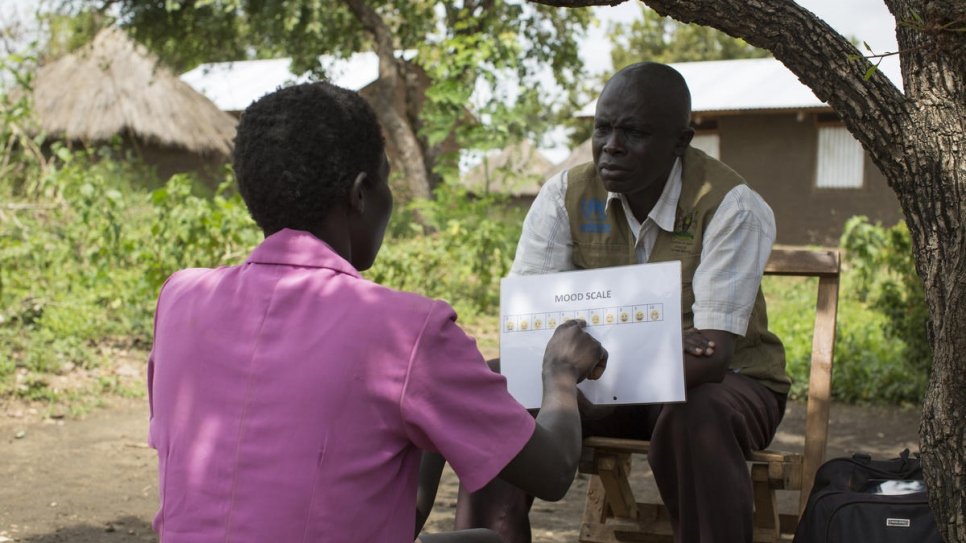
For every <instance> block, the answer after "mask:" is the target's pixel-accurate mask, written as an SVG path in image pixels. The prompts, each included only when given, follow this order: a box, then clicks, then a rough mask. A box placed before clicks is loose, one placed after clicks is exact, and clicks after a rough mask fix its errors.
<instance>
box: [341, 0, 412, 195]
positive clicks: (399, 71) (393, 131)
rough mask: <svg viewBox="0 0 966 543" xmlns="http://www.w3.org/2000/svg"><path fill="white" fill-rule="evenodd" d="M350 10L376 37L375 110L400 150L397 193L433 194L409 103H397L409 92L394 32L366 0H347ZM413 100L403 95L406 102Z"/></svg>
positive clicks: (345, 1)
mask: <svg viewBox="0 0 966 543" xmlns="http://www.w3.org/2000/svg"><path fill="white" fill-rule="evenodd" d="M343 1H344V3H345V5H346V7H348V8H349V11H351V12H352V14H353V16H354V17H355V18H356V20H358V21H359V23H360V24H361V25H362V27H363V28H364V29H365V30H366V32H368V33H369V34H370V36H371V37H372V41H373V44H374V46H375V52H376V55H377V56H378V57H379V82H378V84H377V86H376V95H375V100H374V101H373V102H374V104H373V106H374V107H373V109H374V110H375V112H376V116H377V117H378V118H379V122H380V123H381V124H382V126H383V128H384V129H385V130H386V133H387V134H386V135H387V136H388V137H389V138H390V139H391V140H392V142H393V144H394V145H395V147H396V149H397V150H398V152H399V157H398V158H399V162H400V164H394V165H393V166H395V167H397V168H399V169H400V170H401V171H402V178H403V182H402V186H400V187H397V195H398V196H399V197H400V198H401V199H402V200H404V201H408V200H411V199H414V198H429V197H430V190H429V189H430V178H429V169H428V168H427V165H426V161H425V160H424V153H423V149H422V147H421V146H420V143H419V138H418V137H417V136H416V131H415V130H414V128H413V125H412V123H411V122H410V121H409V119H408V117H407V115H406V111H405V106H404V107H403V109H402V110H400V108H398V107H397V105H396V93H397V92H403V93H408V90H409V87H410V86H409V85H407V80H406V74H405V73H404V71H403V68H402V66H401V63H402V61H401V60H399V59H396V56H395V44H394V42H393V39H392V33H391V31H390V29H389V27H388V25H386V23H385V21H383V20H382V17H380V15H379V13H378V12H376V10H375V9H373V8H372V7H371V6H370V5H369V3H368V2H366V1H365V0H343ZM407 102H409V100H408V99H407V98H406V96H405V95H404V96H403V103H404V104H405V103H407Z"/></svg>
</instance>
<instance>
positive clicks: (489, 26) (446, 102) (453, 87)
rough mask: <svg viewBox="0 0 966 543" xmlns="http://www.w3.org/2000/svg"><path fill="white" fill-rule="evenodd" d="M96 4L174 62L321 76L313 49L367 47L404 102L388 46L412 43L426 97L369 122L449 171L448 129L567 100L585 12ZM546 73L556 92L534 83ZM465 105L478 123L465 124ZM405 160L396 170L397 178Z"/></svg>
mask: <svg viewBox="0 0 966 543" xmlns="http://www.w3.org/2000/svg"><path fill="white" fill-rule="evenodd" d="M99 9H100V10H101V11H102V12H105V13H113V14H115V15H116V16H117V20H118V22H119V23H120V24H121V25H122V26H123V27H124V28H126V29H127V30H128V31H129V32H131V33H132V35H133V36H134V37H135V38H136V39H137V40H138V41H140V42H141V43H144V44H145V45H146V46H147V47H149V48H150V49H151V50H153V51H154V52H156V53H157V54H158V55H159V56H160V57H161V58H162V60H163V61H165V62H166V63H168V64H170V65H171V66H173V67H174V68H175V69H177V70H187V69H190V68H192V67H194V66H196V65H198V64H200V63H202V62H214V61H229V60H241V59H255V58H275V57H281V56H286V57H291V58H292V60H293V62H292V70H293V71H295V72H298V73H302V72H305V71H309V72H311V73H312V74H314V75H315V76H316V77H320V78H324V77H325V76H326V73H325V67H324V66H322V65H320V63H319V61H318V58H319V55H321V54H329V55H334V56H342V57H345V56H348V55H349V54H351V53H353V52H357V51H375V52H377V53H378V54H379V55H380V59H381V64H380V77H381V78H384V79H387V80H391V81H392V83H391V84H392V85H393V86H395V87H397V88H398V87H406V86H407V85H410V87H409V88H408V89H407V93H405V95H406V100H407V102H421V101H422V97H421V96H416V95H415V93H417V92H418V93H419V94H422V93H421V92H419V91H414V89H412V87H411V85H412V79H413V74H411V73H407V66H406V65H405V64H404V63H402V62H399V59H398V52H400V51H407V52H414V53H415V55H414V56H413V57H412V58H413V60H412V62H413V63H415V64H416V65H418V66H419V67H420V68H421V69H422V71H424V72H425V74H426V75H428V76H429V79H430V82H431V84H430V87H429V89H428V90H426V92H425V98H426V101H425V103H423V104H422V105H421V107H417V108H410V109H414V110H418V111H419V113H416V114H411V115H409V117H408V118H407V119H406V122H405V123H403V124H408V126H397V124H398V123H394V122H392V120H388V121H387V120H386V119H383V118H381V120H382V121H383V125H384V126H386V128H387V131H388V132H389V135H390V137H391V138H392V139H393V140H394V141H395V142H397V143H400V142H402V143H405V141H404V140H406V138H407V137H408V136H406V134H404V133H403V132H405V131H406V130H407V129H408V130H410V131H411V133H412V134H414V135H417V136H418V138H419V140H420V147H421V151H422V155H423V156H422V159H423V162H424V163H425V164H426V171H429V170H432V169H433V168H436V169H437V171H440V172H441V173H443V174H455V173H456V170H455V161H453V160H445V159H444V160H441V159H442V157H441V156H440V155H439V154H438V152H437V151H438V149H436V147H437V146H438V145H439V143H440V142H441V141H443V140H444V139H446V138H447V137H449V136H450V134H451V133H452V131H453V129H454V127H459V128H458V131H457V134H456V137H457V143H458V144H460V146H461V147H463V148H468V147H469V148H494V147H500V146H503V145H506V144H507V143H508V142H509V141H511V140H513V139H519V138H522V137H532V138H535V139H537V138H539V137H540V135H541V134H542V132H543V131H544V130H545V129H546V128H547V127H549V126H551V125H552V124H554V122H555V121H556V120H557V119H558V118H559V117H560V116H564V115H566V114H567V113H569V111H570V110H572V108H573V107H576V106H577V104H578V102H579V101H580V100H581V99H583V96H582V95H581V94H580V89H581V84H580V77H579V75H580V72H581V70H582V63H581V61H580V57H579V56H578V40H579V38H580V37H581V36H582V35H583V33H584V32H585V30H586V28H587V25H588V24H589V23H590V21H591V17H592V13H591V11H590V10H589V9H584V10H558V9H553V8H549V7H546V6H539V5H533V4H526V3H523V2H517V1H508V0H465V1H462V2H450V1H443V0H371V1H365V2H362V1H360V0H287V1H281V0H194V1H192V0H148V1H145V0H101V4H100V6H99ZM384 37H386V38H387V39H386V38H384ZM387 42H391V43H387ZM392 57H396V58H392ZM548 72H549V73H552V77H553V79H554V80H555V81H556V83H557V85H559V87H560V88H562V89H567V92H564V93H560V92H556V93H554V92H553V91H551V90H550V89H547V88H546V86H547V85H546V83H545V82H546V81H547V80H548V79H549V78H548V77H547V74H548ZM397 76H398V77H397ZM481 89H487V90H486V91H482V92H481ZM468 109H470V112H471V113H472V117H475V119H476V120H479V121H483V122H472V121H471V122H467V119H468V117H470V116H468V115H467V110H468ZM397 130H402V131H403V132H398V131H397ZM411 147H412V146H411ZM411 154H412V153H411ZM410 162H413V161H410ZM416 169H418V168H415V167H414V169H406V168H405V167H404V168H403V171H404V175H406V176H407V177H413V176H414V173H413V172H414V171H415V170H416Z"/></svg>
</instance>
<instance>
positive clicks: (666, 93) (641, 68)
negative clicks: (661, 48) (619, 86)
mask: <svg viewBox="0 0 966 543" xmlns="http://www.w3.org/2000/svg"><path fill="white" fill-rule="evenodd" d="M617 77H626V78H628V79H629V80H631V81H635V82H637V83H638V84H640V85H641V92H642V93H647V94H649V95H651V96H659V97H660V99H661V101H662V102H663V107H669V108H673V110H674V111H676V112H678V113H679V114H680V116H681V117H680V120H681V123H682V126H681V128H687V127H688V126H689V125H690V123H691V91H690V90H689V89H688V82H687V81H686V80H685V79H684V76H683V75H681V72H679V71H677V70H675V69H674V68H672V67H670V66H668V65H667V64H661V63H658V62H638V63H637V64H631V65H630V66H627V67H625V68H623V69H621V70H620V71H619V72H617V73H616V74H614V77H612V78H611V79H612V80H613V79H616V78H617Z"/></svg>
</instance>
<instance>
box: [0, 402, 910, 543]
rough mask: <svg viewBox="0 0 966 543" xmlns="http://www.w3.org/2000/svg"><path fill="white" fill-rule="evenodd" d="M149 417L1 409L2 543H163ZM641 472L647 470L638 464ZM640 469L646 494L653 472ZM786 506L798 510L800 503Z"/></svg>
mask: <svg viewBox="0 0 966 543" xmlns="http://www.w3.org/2000/svg"><path fill="white" fill-rule="evenodd" d="M147 417H148V414H147V406H146V402H145V400H143V399H116V400H110V401H109V402H108V405H107V406H106V407H103V408H100V409H96V410H94V411H92V412H90V413H88V414H87V415H85V416H84V417H82V418H79V419H72V418H70V417H65V418H59V419H51V418H43V415H42V413H41V412H40V411H39V410H36V409H34V410H31V409H30V408H29V407H26V406H18V405H10V404H8V405H0V543H2V542H10V541H19V542H32V543H41V542H42V543H54V542H72V543H95V542H107V543H114V542H124V543H134V542H144V541H156V540H157V538H156V537H155V535H154V533H153V532H152V530H151V525H150V521H151V518H152V517H153V515H154V512H155V508H156V507H157V490H158V489H157V481H156V463H155V462H156V458H155V454H154V451H153V450H151V449H149V448H148V447H147V446H146V445H145V440H146V436H147ZM831 418H832V422H831V429H830V442H829V448H828V456H829V457H834V456H841V455H845V454H851V453H852V452H854V451H864V452H868V453H871V454H872V455H874V456H879V457H893V456H895V455H896V454H897V453H898V452H899V451H900V450H902V449H903V448H906V447H908V448H910V449H912V450H917V449H918V436H917V431H918V426H919V423H918V421H919V414H918V413H917V412H915V411H909V410H902V409H898V408H869V407H856V406H847V405H834V406H833V407H832V417H831ZM803 421H804V406H803V405H802V404H800V403H794V402H792V403H791V404H790V405H789V407H788V411H787V413H786V416H785V420H784V422H783V423H782V426H781V428H780V429H779V433H778V436H777V438H776V443H775V446H776V447H782V448H788V449H789V450H795V449H796V448H797V449H799V450H800V449H801V447H802V444H803V437H802V436H803V433H802V432H803ZM635 465H636V466H646V463H645V462H643V459H642V458H636V459H635ZM635 469H636V471H637V473H636V479H635V481H634V482H633V484H634V486H635V487H636V488H637V489H638V490H639V491H640V489H641V488H643V487H644V486H646V485H647V481H646V479H647V477H646V475H645V473H646V471H647V470H646V468H641V469H637V468H635ZM586 484H587V481H586V479H585V478H584V477H583V476H581V477H580V478H579V479H578V480H577V481H576V482H575V483H574V485H573V487H572V488H571V490H570V492H569V493H568V494H567V496H566V497H565V498H564V499H563V500H562V501H560V502H557V503H547V502H541V501H538V502H537V503H536V504H535V505H534V508H533V513H532V515H531V519H532V524H533V532H534V541H538V542H539V541H552V542H563V541H576V537H577V531H578V529H579V524H580V515H581V512H582V511H583V498H584V492H585V489H586ZM644 495H647V492H645V493H644ZM784 498H785V504H786V506H787V507H792V505H791V504H792V503H794V499H795V498H794V496H785V497H784ZM455 504H456V479H455V476H454V475H453V473H452V472H451V471H450V470H449V469H448V468H447V470H446V472H445V473H444V480H443V482H442V485H441V487H440V491H439V494H438V496H437V499H436V507H435V509H434V511H433V515H432V516H431V517H430V521H429V523H428V525H427V530H428V531H430V532H435V531H443V530H447V529H449V528H450V526H451V524H452V519H453V511H454V507H455Z"/></svg>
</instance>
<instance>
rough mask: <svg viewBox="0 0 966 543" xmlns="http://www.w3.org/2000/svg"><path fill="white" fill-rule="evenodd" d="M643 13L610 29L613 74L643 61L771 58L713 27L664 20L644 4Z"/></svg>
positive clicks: (739, 39) (767, 54) (668, 18)
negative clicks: (636, 18)
mask: <svg viewBox="0 0 966 543" xmlns="http://www.w3.org/2000/svg"><path fill="white" fill-rule="evenodd" d="M640 10H641V18H640V19H638V20H635V21H633V22H630V23H616V24H614V25H612V26H611V27H610V29H609V30H610V31H609V32H608V33H609V34H610V36H611V41H612V42H613V46H614V47H613V49H611V53H610V56H611V61H612V63H613V65H614V71H617V70H620V69H621V68H623V67H625V66H628V65H630V64H634V63H635V62H641V61H643V60H648V61H652V62H661V63H665V64H667V63H671V62H693V61H698V60H729V59H735V58H762V57H767V56H769V53H768V51H766V50H764V49H759V48H757V47H755V46H753V45H749V44H748V43H747V42H746V41H744V40H742V39H741V38H732V37H731V36H729V35H727V34H725V33H724V32H722V31H720V30H717V29H715V28H712V27H710V26H701V25H696V24H685V23H681V22H678V21H675V20H674V19H672V18H670V17H662V16H661V15H658V13H657V12H656V11H654V10H652V9H650V8H648V7H647V6H646V5H644V4H640Z"/></svg>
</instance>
